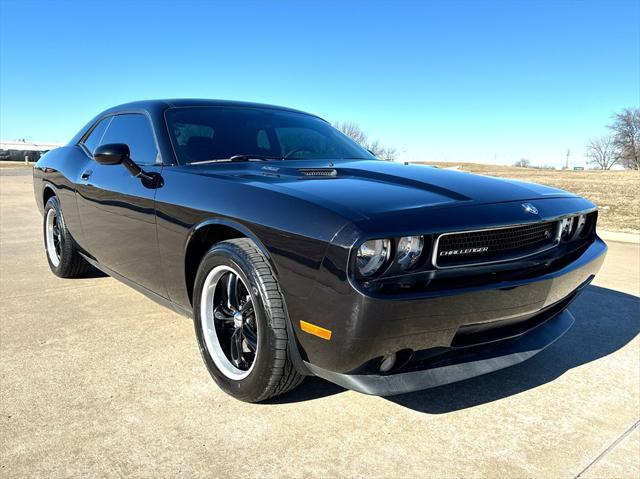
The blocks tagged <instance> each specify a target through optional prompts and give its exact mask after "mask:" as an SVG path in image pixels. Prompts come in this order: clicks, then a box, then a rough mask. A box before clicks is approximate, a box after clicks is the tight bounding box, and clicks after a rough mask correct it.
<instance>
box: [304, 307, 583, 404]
mask: <svg viewBox="0 0 640 479" xmlns="http://www.w3.org/2000/svg"><path fill="white" fill-rule="evenodd" d="M574 321H575V319H574V317H573V315H572V314H571V313H570V312H569V311H567V310H564V311H562V312H560V313H559V314H558V315H556V316H554V317H553V318H551V319H549V320H548V321H546V322H545V323H543V324H541V325H539V326H538V327H536V328H534V329H533V330H532V331H529V332H528V333H526V334H524V335H522V336H518V337H516V338H512V339H509V340H505V341H501V342H498V343H496V344H492V345H488V346H483V347H482V348H477V347H476V348H475V350H473V351H467V352H465V353H462V354H460V355H459V356H454V357H448V358H447V359H446V360H444V361H439V362H437V363H435V364H434V365H433V366H432V367H428V368H426V369H420V370H418V371H409V372H403V373H402V372H401V373H397V374H389V375H380V374H340V373H335V372H332V371H327V370H326V369H322V368H319V367H317V366H314V365H313V364H309V363H307V364H306V366H307V368H308V369H309V371H311V372H312V373H313V374H315V375H316V376H319V377H321V378H324V379H326V380H328V381H331V382H333V383H335V384H338V385H339V386H342V387H345V388H347V389H353V390H354V391H358V392H361V393H365V394H373V395H376V396H393V395H395V394H403V393H408V392H412V391H419V390H421V389H428V388H433V387H436V386H443V385H445V384H450V383H455V382H458V381H463V380H465V379H469V378H473V377H476V376H480V375H482V374H487V373H490V372H493V371H498V370H500V369H504V368H507V367H509V366H513V365H515V364H518V363H521V362H523V361H526V360H527V359H530V358H532V357H533V356H535V355H536V354H538V353H539V352H540V351H542V350H543V349H545V348H546V347H547V346H550V345H551V344H553V343H554V342H555V341H556V340H557V339H558V338H560V337H561V336H562V335H563V334H564V333H566V332H567V331H568V330H569V328H570V327H571V325H572V324H573V323H574Z"/></svg>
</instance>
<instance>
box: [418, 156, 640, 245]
mask: <svg viewBox="0 0 640 479" xmlns="http://www.w3.org/2000/svg"><path fill="white" fill-rule="evenodd" d="M429 164H430V165H434V166H439V167H441V168H451V167H459V169H460V170H462V171H468V172H471V173H478V174H481V175H488V176H498V177H503V178H513V179H516V180H521V181H531V182H534V183H540V184H543V185H548V186H553V187H556V188H561V189H563V190H567V191H571V192H573V193H576V194H578V195H580V196H584V197H585V198H588V199H590V200H591V201H593V202H594V203H595V204H596V205H598V208H599V213H598V226H599V228H600V229H603V230H608V231H623V232H627V233H638V232H640V172H638V171H595V170H594V171H591V170H589V171H558V170H538V169H535V168H515V167H513V166H498V165H483V164H478V163H429Z"/></svg>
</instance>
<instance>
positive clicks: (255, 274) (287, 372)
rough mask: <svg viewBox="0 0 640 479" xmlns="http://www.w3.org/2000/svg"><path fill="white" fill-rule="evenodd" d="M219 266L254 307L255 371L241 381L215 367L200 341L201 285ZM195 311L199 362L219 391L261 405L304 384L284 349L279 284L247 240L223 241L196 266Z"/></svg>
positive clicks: (285, 334) (285, 336)
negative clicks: (228, 272) (231, 275)
mask: <svg viewBox="0 0 640 479" xmlns="http://www.w3.org/2000/svg"><path fill="white" fill-rule="evenodd" d="M218 266H226V267H229V268H231V269H232V270H234V273H235V274H236V275H237V276H238V278H239V279H241V280H242V282H243V283H244V285H246V289H247V291H248V292H249V294H250V296H251V298H250V299H251V301H252V302H253V308H252V309H253V310H254V312H255V315H254V316H253V318H254V321H255V322H256V328H257V345H258V346H257V351H256V352H255V356H254V359H253V367H252V368H251V369H250V370H249V372H248V375H247V376H246V377H244V378H242V379H231V378H230V377H228V375H226V374H225V373H224V372H223V371H222V370H221V369H220V368H219V367H218V366H217V365H216V363H215V361H214V360H213V359H212V356H211V353H210V352H209V350H208V349H207V345H206V341H205V339H204V331H203V321H202V314H201V305H202V301H203V286H204V284H205V280H206V279H207V277H208V276H209V273H210V272H211V271H212V270H213V269H214V268H216V267H218ZM204 301H206V298H205V299H204ZM193 306H194V308H193V310H194V325H195V331H196V338H197V341H198V347H199V348H200V353H201V354H202V359H203V360H204V363H205V365H206V366H207V369H208V370H209V373H210V374H211V377H212V378H213V379H214V381H215V382H216V383H217V384H218V386H220V388H221V389H222V390H223V391H225V392H226V393H228V394H229V395H231V396H233V397H234V398H236V399H239V400H241V401H246V402H259V401H264V400H266V399H269V398H272V397H274V396H278V395H280V394H283V393H286V392H288V391H290V390H292V389H294V388H295V387H297V386H298V385H299V384H300V383H301V382H302V380H303V379H304V376H302V375H301V374H299V373H298V371H297V370H296V368H295V366H294V365H293V363H292V361H291V359H290V357H289V351H288V349H287V346H288V341H289V335H288V331H287V324H286V321H288V319H287V313H286V309H285V305H284V300H283V297H282V293H281V291H280V288H279V286H278V281H277V279H276V277H275V275H274V274H273V271H272V269H271V266H270V265H269V262H268V261H267V260H266V258H265V257H264V256H263V255H262V253H261V252H260V250H258V248H257V247H256V246H255V244H254V243H253V242H252V241H251V240H249V239H247V238H241V239H233V240H228V241H223V242H221V243H218V244H216V245H214V246H213V247H212V248H211V249H209V251H208V252H207V253H206V254H205V255H204V258H203V259H202V261H201V262H200V266H199V267H198V272H197V275H196V279H195V283H194V291H193ZM205 309H206V308H205Z"/></svg>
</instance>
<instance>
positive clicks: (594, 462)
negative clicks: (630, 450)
mask: <svg viewBox="0 0 640 479" xmlns="http://www.w3.org/2000/svg"><path fill="white" fill-rule="evenodd" d="M638 425H640V419H639V420H637V421H636V422H635V423H634V424H633V425H631V427H629V428H628V429H627V430H626V431H624V432H623V433H622V434H620V436H618V438H617V439H616V440H615V441H613V442H612V443H611V444H610V445H609V447H607V448H606V449H605V450H604V451H602V452H601V453H600V454H599V455H598V457H596V458H595V459H594V460H593V461H591V462H590V463H589V464H588V465H587V467H585V468H584V469H583V470H582V471H580V473H579V474H578V475H577V476H575V478H574V479H579V478H580V477H582V475H583V474H584V473H585V472H587V471H588V470H589V469H591V468H592V467H593V466H595V465H596V464H597V463H598V462H599V461H600V459H602V458H603V457H604V456H606V455H607V454H609V452H611V451H612V450H613V449H615V447H616V446H617V445H618V444H620V443H621V442H622V440H623V439H624V438H625V437H627V436H628V435H629V434H631V433H632V432H633V430H634V429H635V428H637V427H638Z"/></svg>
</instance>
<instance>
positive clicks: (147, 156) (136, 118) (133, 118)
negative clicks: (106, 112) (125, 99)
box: [100, 113, 158, 165]
mask: <svg viewBox="0 0 640 479" xmlns="http://www.w3.org/2000/svg"><path fill="white" fill-rule="evenodd" d="M107 143H125V144H126V145H128V146H129V152H130V153H131V159H132V160H133V161H135V162H136V163H137V164H139V165H156V164H158V161H157V160H158V149H157V148H156V142H155V138H154V136H153V130H152V129H151V124H150V123H149V120H148V119H147V117H146V116H144V115H141V114H139V113H126V114H123V115H116V116H114V117H113V120H111V123H110V124H109V127H108V128H107V131H106V132H105V134H104V136H103V137H102V141H100V144H101V145H105V144H107Z"/></svg>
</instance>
